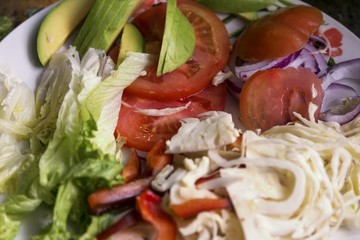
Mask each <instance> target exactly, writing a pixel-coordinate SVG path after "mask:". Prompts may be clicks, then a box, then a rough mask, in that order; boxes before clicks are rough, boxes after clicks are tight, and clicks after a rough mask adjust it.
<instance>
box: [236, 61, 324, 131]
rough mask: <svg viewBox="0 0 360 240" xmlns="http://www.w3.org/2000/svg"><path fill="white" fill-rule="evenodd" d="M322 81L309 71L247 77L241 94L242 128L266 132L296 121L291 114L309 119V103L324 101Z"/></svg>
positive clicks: (267, 72) (280, 71)
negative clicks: (295, 113)
mask: <svg viewBox="0 0 360 240" xmlns="http://www.w3.org/2000/svg"><path fill="white" fill-rule="evenodd" d="M323 96H324V93H323V90H322V88H321V80H320V79H319V78H318V77H317V76H316V75H315V74H314V73H313V72H312V71H311V70H310V69H308V68H298V69H295V68H285V69H281V68H278V69H270V70H265V71H259V72H257V73H255V74H254V75H253V76H252V77H250V78H249V79H248V80H247V81H246V83H245V84H244V87H243V90H242V91H241V93H240V116H241V118H242V121H243V123H244V126H245V128H247V129H251V130H256V129H261V130H262V131H265V130H267V129H269V128H271V127H273V126H276V125H284V124H286V123H288V122H292V121H296V118H295V116H294V115H293V112H297V113H299V114H301V115H302V116H303V117H306V118H309V113H308V111H309V109H308V107H309V104H310V102H312V103H314V104H316V105H317V106H319V108H318V110H317V111H316V114H315V118H316V119H318V118H319V110H320V106H321V104H322V100H323Z"/></svg>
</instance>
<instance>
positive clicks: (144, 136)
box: [115, 83, 226, 152]
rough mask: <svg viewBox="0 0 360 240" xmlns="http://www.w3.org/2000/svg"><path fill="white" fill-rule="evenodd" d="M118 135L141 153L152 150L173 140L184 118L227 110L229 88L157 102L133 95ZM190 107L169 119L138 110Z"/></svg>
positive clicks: (125, 98) (128, 99)
mask: <svg viewBox="0 0 360 240" xmlns="http://www.w3.org/2000/svg"><path fill="white" fill-rule="evenodd" d="M123 102H124V104H123V105H122V106H121V110H120V114H119V119H118V124H117V127H116V132H115V135H117V136H118V135H120V136H122V137H124V138H125V140H126V145H127V146H128V147H133V148H136V149H138V150H141V151H146V152H147V151H149V150H150V149H151V147H152V146H153V145H154V144H155V143H156V142H157V141H158V140H159V139H166V140H167V139H170V138H171V137H172V136H173V135H174V134H176V133H177V131H178V129H179V128H180V126H181V123H180V119H182V118H186V117H196V116H197V115H198V114H200V113H203V112H206V111H212V110H214V111H223V110H224V109H225V103H226V86H225V84H224V83H223V84H221V85H219V86H213V85H211V86H209V87H207V88H205V89H204V90H203V91H201V92H199V93H197V94H195V95H192V96H190V97H189V98H186V99H181V100H176V101H166V102H164V101H156V100H151V99H146V98H140V97H137V96H134V95H131V94H129V93H125V94H124V96H123ZM189 102H190V105H188V107H187V108H186V109H185V110H183V111H180V112H177V113H174V114H171V115H165V116H149V115H146V114H143V113H141V112H139V111H138V109H165V108H177V107H183V106H186V104H187V103H189Z"/></svg>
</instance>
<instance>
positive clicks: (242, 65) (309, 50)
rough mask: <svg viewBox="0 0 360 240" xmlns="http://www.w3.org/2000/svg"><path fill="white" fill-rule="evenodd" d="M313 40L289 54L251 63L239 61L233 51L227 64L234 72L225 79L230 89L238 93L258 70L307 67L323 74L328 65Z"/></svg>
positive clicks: (319, 74)
mask: <svg viewBox="0 0 360 240" xmlns="http://www.w3.org/2000/svg"><path fill="white" fill-rule="evenodd" d="M314 42H316V41H315V40H313V39H312V40H309V42H308V43H307V44H306V45H305V46H304V48H302V49H301V50H299V51H297V52H294V53H292V54H290V55H289V56H286V57H281V58H277V59H275V60H265V61H260V62H253V63H251V62H244V61H241V60H240V59H239V58H238V57H237V56H236V53H235V51H233V52H232V54H231V56H230V60H229V64H228V67H229V69H230V71H231V72H232V73H233V74H234V76H233V77H231V78H229V79H228V80H227V83H228V87H229V89H230V91H231V92H232V93H235V94H236V95H238V94H239V93H240V91H241V88H242V85H243V84H244V82H245V81H247V79H249V78H250V77H251V76H252V75H253V74H254V73H256V72H257V71H260V70H267V69H273V68H286V67H295V68H298V67H307V68H310V69H311V70H312V71H313V72H314V73H315V74H317V75H318V76H323V75H324V74H325V73H326V70H327V67H328V66H327V61H326V60H325V57H324V55H323V54H322V53H321V52H320V51H319V50H318V49H317V48H316V47H314V45H313V44H315V43H314Z"/></svg>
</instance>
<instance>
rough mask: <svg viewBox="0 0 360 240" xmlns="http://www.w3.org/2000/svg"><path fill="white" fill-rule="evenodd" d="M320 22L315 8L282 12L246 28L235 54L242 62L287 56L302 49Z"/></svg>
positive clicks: (295, 8)
mask: <svg viewBox="0 0 360 240" xmlns="http://www.w3.org/2000/svg"><path fill="white" fill-rule="evenodd" d="M322 22H323V17H322V13H321V11H320V10H318V9H317V8H314V7H310V6H293V7H287V8H283V9H281V10H278V11H276V12H274V13H272V14H269V15H267V16H264V17H263V18H261V19H259V20H258V21H255V22H253V23H251V24H249V25H248V27H246V28H245V30H244V31H243V33H242V34H241V35H240V37H239V38H238V40H237V42H236V46H235V51H236V53H237V56H238V57H239V58H240V59H242V60H244V61H262V60H269V59H276V58H279V57H284V56H288V55H289V54H291V53H293V52H296V51H298V50H300V49H301V48H302V47H304V45H305V44H306V43H307V41H308V40H309V37H310V36H311V34H313V33H314V32H316V31H317V30H318V28H319V27H320V25H321V24H322Z"/></svg>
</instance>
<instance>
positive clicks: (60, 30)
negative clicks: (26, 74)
mask: <svg viewBox="0 0 360 240" xmlns="http://www.w3.org/2000/svg"><path fill="white" fill-rule="evenodd" d="M94 3H95V0H77V1H73V0H63V1H61V2H60V3H59V4H58V5H57V6H56V7H54V8H53V9H52V10H50V12H49V13H48V14H47V16H46V17H45V18H44V20H43V21H42V23H41V25H40V28H39V32H38V35H37V54H38V57H39V60H40V62H41V64H42V65H43V66H45V65H46V64H47V62H48V61H49V59H50V58H51V57H52V56H53V55H54V54H55V53H56V52H57V51H58V50H59V49H60V48H61V47H62V46H63V45H64V43H65V41H66V40H67V39H68V38H69V36H70V35H71V34H72V33H73V31H74V30H75V29H76V28H77V27H78V26H79V25H80V23H81V22H82V21H83V20H84V19H85V17H86V16H87V14H88V13H89V11H90V9H91V7H92V6H93V5H94ZM86 50H87V49H86ZM84 53H85V51H84Z"/></svg>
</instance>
